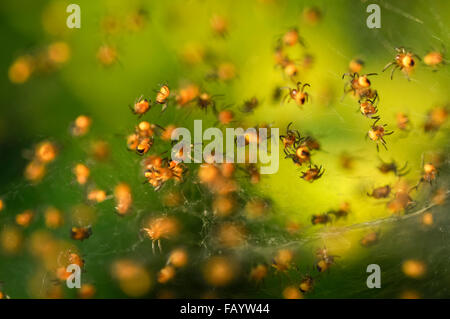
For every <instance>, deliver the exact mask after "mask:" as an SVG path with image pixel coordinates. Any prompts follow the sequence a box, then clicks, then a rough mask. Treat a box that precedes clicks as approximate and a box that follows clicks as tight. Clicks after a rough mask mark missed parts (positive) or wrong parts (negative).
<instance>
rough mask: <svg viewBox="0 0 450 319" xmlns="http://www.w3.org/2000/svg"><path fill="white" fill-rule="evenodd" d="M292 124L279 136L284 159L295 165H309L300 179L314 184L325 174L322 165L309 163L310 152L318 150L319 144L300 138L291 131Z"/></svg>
mask: <svg viewBox="0 0 450 319" xmlns="http://www.w3.org/2000/svg"><path fill="white" fill-rule="evenodd" d="M291 125H292V122H291V123H289V124H288V126H287V127H286V134H284V135H280V140H281V142H282V143H283V151H284V154H285V158H289V159H291V160H292V162H293V163H294V164H295V165H298V166H302V164H304V163H309V168H308V169H307V170H306V171H303V172H302V173H301V176H300V177H301V178H302V179H304V180H305V181H307V182H310V183H312V182H314V181H315V180H317V179H319V178H320V177H322V175H323V174H324V172H325V169H323V167H322V165H321V166H317V165H313V164H312V163H311V152H312V151H315V150H319V149H320V144H319V142H318V141H317V140H316V139H314V138H313V137H311V136H306V137H305V136H301V135H300V133H299V131H298V130H294V129H291Z"/></svg>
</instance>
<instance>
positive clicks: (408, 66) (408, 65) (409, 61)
mask: <svg viewBox="0 0 450 319" xmlns="http://www.w3.org/2000/svg"><path fill="white" fill-rule="evenodd" d="M395 50H396V51H397V55H396V56H395V58H394V60H393V61H392V62H389V63H388V64H386V66H385V67H384V69H383V72H384V71H386V70H387V69H389V68H390V67H391V66H393V68H392V72H391V80H392V78H393V77H394V72H395V70H397V69H400V71H403V72H404V73H405V74H406V77H407V78H408V80H409V73H411V71H412V70H413V69H414V67H415V65H416V61H415V60H414V58H417V59H419V60H420V58H419V57H418V56H417V55H416V54H414V53H412V52H408V51H406V49H405V48H395Z"/></svg>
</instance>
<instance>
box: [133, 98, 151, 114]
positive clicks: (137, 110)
mask: <svg viewBox="0 0 450 319" xmlns="http://www.w3.org/2000/svg"><path fill="white" fill-rule="evenodd" d="M151 106H152V100H151V99H145V98H143V97H142V96H140V97H139V98H138V99H136V101H135V102H134V105H133V106H130V109H131V112H133V114H136V115H139V117H142V115H144V114H145V113H146V112H147V111H148V110H149V109H150V108H151Z"/></svg>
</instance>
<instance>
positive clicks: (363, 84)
mask: <svg viewBox="0 0 450 319" xmlns="http://www.w3.org/2000/svg"><path fill="white" fill-rule="evenodd" d="M371 75H377V73H368V74H363V75H359V73H357V72H355V73H344V74H343V75H342V79H344V78H345V77H346V76H347V77H350V80H349V81H348V82H347V83H346V84H345V86H344V95H345V94H347V93H350V92H351V93H353V95H356V96H359V97H361V93H362V92H364V91H365V90H367V89H368V88H369V87H370V85H371V83H370V80H369V78H368V77H369V76H371Z"/></svg>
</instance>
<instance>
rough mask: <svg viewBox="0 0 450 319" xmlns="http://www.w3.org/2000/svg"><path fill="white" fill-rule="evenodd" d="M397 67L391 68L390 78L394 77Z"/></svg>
mask: <svg viewBox="0 0 450 319" xmlns="http://www.w3.org/2000/svg"><path fill="white" fill-rule="evenodd" d="M396 69H397V66H395V67H393V68H392V72H391V80H392V79H393V78H394V72H395V70H396Z"/></svg>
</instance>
